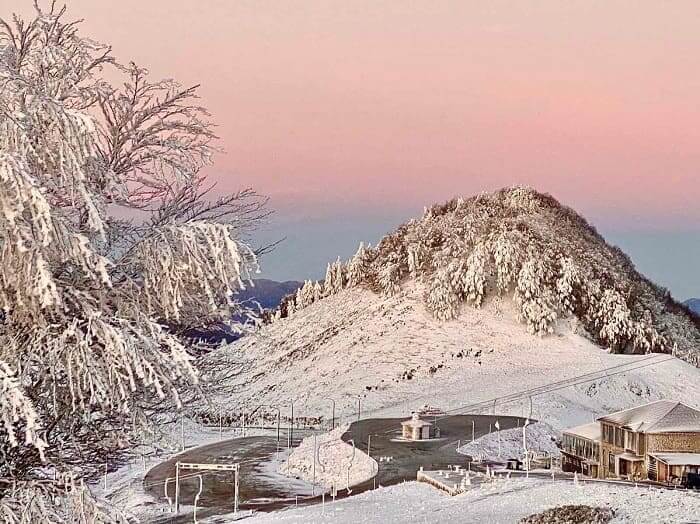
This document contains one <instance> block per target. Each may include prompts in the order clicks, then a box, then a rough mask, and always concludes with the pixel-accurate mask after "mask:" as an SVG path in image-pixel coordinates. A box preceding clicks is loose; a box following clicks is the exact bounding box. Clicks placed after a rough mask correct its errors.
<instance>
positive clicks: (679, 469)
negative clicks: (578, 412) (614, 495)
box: [562, 400, 700, 484]
mask: <svg viewBox="0 0 700 524" xmlns="http://www.w3.org/2000/svg"><path fill="white" fill-rule="evenodd" d="M594 424H597V425H598V428H595V427H594ZM562 453H563V458H562V468H564V467H565V466H564V464H565V463H566V467H567V468H569V469H568V470H569V471H578V472H581V473H584V474H587V475H590V476H594V477H595V476H597V477H599V478H610V477H613V478H624V479H640V480H641V479H649V480H654V481H659V482H670V483H678V484H684V483H686V482H687V480H688V477H689V475H690V476H694V475H698V473H700V411H698V410H697V409H694V408H691V407H690V406H687V405H685V404H683V403H681V402H676V401H668V400H660V401H657V402H651V403H650V404H645V405H643V406H638V407H635V408H631V409H626V410H623V411H618V412H616V413H611V414H609V415H605V416H603V417H600V418H598V419H597V421H596V422H595V423H593V424H585V425H583V426H578V427H576V428H571V429H568V430H566V431H564V432H563V434H562ZM596 454H597V456H598V458H597V460H596Z"/></svg>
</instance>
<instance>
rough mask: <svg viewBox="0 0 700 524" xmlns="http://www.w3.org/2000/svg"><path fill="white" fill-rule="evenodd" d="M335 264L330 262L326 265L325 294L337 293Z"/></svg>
mask: <svg viewBox="0 0 700 524" xmlns="http://www.w3.org/2000/svg"><path fill="white" fill-rule="evenodd" d="M335 277H336V272H335V266H334V265H333V264H331V263H330V262H329V263H328V265H327V266H326V278H325V280H324V281H323V296H325V297H327V296H330V295H332V294H333V293H335Z"/></svg>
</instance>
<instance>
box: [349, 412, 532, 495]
mask: <svg viewBox="0 0 700 524" xmlns="http://www.w3.org/2000/svg"><path fill="white" fill-rule="evenodd" d="M403 420H406V419H405V418H388V419H367V420H361V421H359V422H355V423H354V424H352V425H351V426H350V428H349V429H348V431H347V432H346V433H345V434H344V435H343V436H342V438H343V440H344V441H346V442H349V441H350V440H351V439H352V440H354V441H355V445H356V446H358V447H359V448H360V449H361V450H362V451H364V452H365V453H366V452H367V445H368V443H369V445H370V449H369V452H370V455H371V456H372V457H373V458H375V460H376V459H377V458H378V457H392V459H391V461H389V462H379V461H378V466H379V472H378V474H377V476H376V482H377V483H379V484H382V485H383V486H388V485H390V484H397V483H399V482H403V481H404V480H415V479H416V472H417V471H418V469H420V467H421V466H422V467H423V468H424V469H426V470H435V469H447V467H448V466H450V465H453V464H459V465H461V466H465V465H466V464H467V462H468V458H467V457H465V455H461V454H459V453H457V443H458V441H459V440H461V441H462V444H464V443H466V442H468V441H469V440H471V437H472V421H473V422H474V434H475V436H476V438H479V437H480V436H482V435H485V434H486V433H488V432H489V429H490V427H489V426H491V425H492V424H493V423H494V422H495V421H496V420H498V421H499V425H500V426H501V429H502V430H505V429H510V428H514V427H516V426H518V425H521V426H522V424H523V419H520V418H518V417H500V416H499V417H495V416H492V415H452V416H448V417H444V418H440V419H438V420H437V425H438V426H439V427H440V437H441V438H440V439H439V440H434V441H424V442H397V441H396V440H395V439H396V437H398V436H400V435H401V429H400V428H401V421H403ZM428 420H430V419H428ZM366 484H367V485H374V481H371V482H369V483H366ZM362 487H366V486H365V485H363V486H362Z"/></svg>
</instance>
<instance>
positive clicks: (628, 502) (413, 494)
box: [249, 478, 700, 524]
mask: <svg viewBox="0 0 700 524" xmlns="http://www.w3.org/2000/svg"><path fill="white" fill-rule="evenodd" d="M566 504H587V505H592V506H609V507H611V508H613V509H614V510H615V512H616V517H615V519H614V520H613V522H616V523H629V524H632V523H639V522H654V523H678V522H693V521H696V520H697V518H698V512H699V511H700V493H692V492H686V491H675V490H664V489H656V488H654V489H648V488H641V487H640V488H634V487H627V486H619V485H614V484H604V483H597V482H586V483H582V482H579V483H578V484H574V483H573V482H571V481H551V480H544V479H532V478H531V479H529V480H527V479H507V480H506V479H501V480H497V481H494V482H491V483H487V484H483V485H482V487H480V488H477V489H473V490H471V491H468V492H466V493H464V494H461V495H457V496H455V497H450V496H448V495H445V494H444V493H442V492H441V491H439V490H437V489H435V488H433V487H431V486H429V485H427V484H422V483H418V482H408V483H405V484H399V485H396V486H390V487H386V488H380V489H377V490H373V491H367V492H365V493H361V494H359V495H357V496H353V497H350V498H347V499H343V500H339V501H337V502H335V503H328V502H327V503H326V505H325V508H324V507H322V506H320V505H317V506H311V507H304V508H297V509H290V510H286V511H279V512H275V513H268V514H259V515H255V516H254V517H252V518H251V519H249V522H250V523H251V524H267V523H276V522H332V523H334V524H363V523H375V522H377V523H384V522H420V523H445V522H464V523H484V524H487V523H489V524H490V523H509V524H512V523H515V522H518V521H519V520H520V519H522V518H524V517H526V516H528V515H531V514H533V513H538V512H541V511H544V510H546V509H549V508H553V507H556V506H563V505H566Z"/></svg>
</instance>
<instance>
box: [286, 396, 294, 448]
mask: <svg viewBox="0 0 700 524" xmlns="http://www.w3.org/2000/svg"><path fill="white" fill-rule="evenodd" d="M289 402H290V404H291V407H292V416H291V417H290V419H289V431H288V432H287V449H289V448H291V447H292V440H293V439H294V399H293V398H292V399H289Z"/></svg>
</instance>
